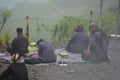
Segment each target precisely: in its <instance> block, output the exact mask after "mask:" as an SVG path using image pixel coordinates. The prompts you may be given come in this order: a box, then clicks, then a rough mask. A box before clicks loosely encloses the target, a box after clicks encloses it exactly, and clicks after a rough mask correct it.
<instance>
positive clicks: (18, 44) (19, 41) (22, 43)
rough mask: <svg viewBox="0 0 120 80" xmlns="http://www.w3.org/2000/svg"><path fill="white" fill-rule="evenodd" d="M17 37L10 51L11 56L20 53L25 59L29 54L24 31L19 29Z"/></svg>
mask: <svg viewBox="0 0 120 80" xmlns="http://www.w3.org/2000/svg"><path fill="white" fill-rule="evenodd" d="M16 32H17V37H15V38H14V40H13V41H12V44H11V49H8V52H10V54H11V55H13V54H14V53H19V54H20V55H21V56H23V57H25V54H26V53H28V45H29V43H28V40H27V38H26V37H24V36H23V29H22V28H17V29H16Z"/></svg>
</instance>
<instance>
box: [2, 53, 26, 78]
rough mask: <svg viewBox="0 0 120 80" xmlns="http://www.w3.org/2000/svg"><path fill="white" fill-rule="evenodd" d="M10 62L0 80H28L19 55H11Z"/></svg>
mask: <svg viewBox="0 0 120 80" xmlns="http://www.w3.org/2000/svg"><path fill="white" fill-rule="evenodd" d="M11 59H12V62H13V63H11V64H10V65H9V66H8V68H7V69H6V70H5V71H4V72H3V73H2V74H1V76H0V80H28V73H27V68H26V66H25V63H21V56H20V55H19V54H13V55H12V58H11Z"/></svg>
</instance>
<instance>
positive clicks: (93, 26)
mask: <svg viewBox="0 0 120 80" xmlns="http://www.w3.org/2000/svg"><path fill="white" fill-rule="evenodd" d="M96 29H97V25H96V24H95V23H91V24H90V27H89V31H90V32H93V31H95V30H96Z"/></svg>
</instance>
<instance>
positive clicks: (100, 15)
mask: <svg viewBox="0 0 120 80" xmlns="http://www.w3.org/2000/svg"><path fill="white" fill-rule="evenodd" d="M102 6H103V0H100V12H99V27H100V28H101V25H102Z"/></svg>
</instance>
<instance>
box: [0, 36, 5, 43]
mask: <svg viewBox="0 0 120 80" xmlns="http://www.w3.org/2000/svg"><path fill="white" fill-rule="evenodd" d="M3 44H4V36H3V35H2V34H0V45H3Z"/></svg>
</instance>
